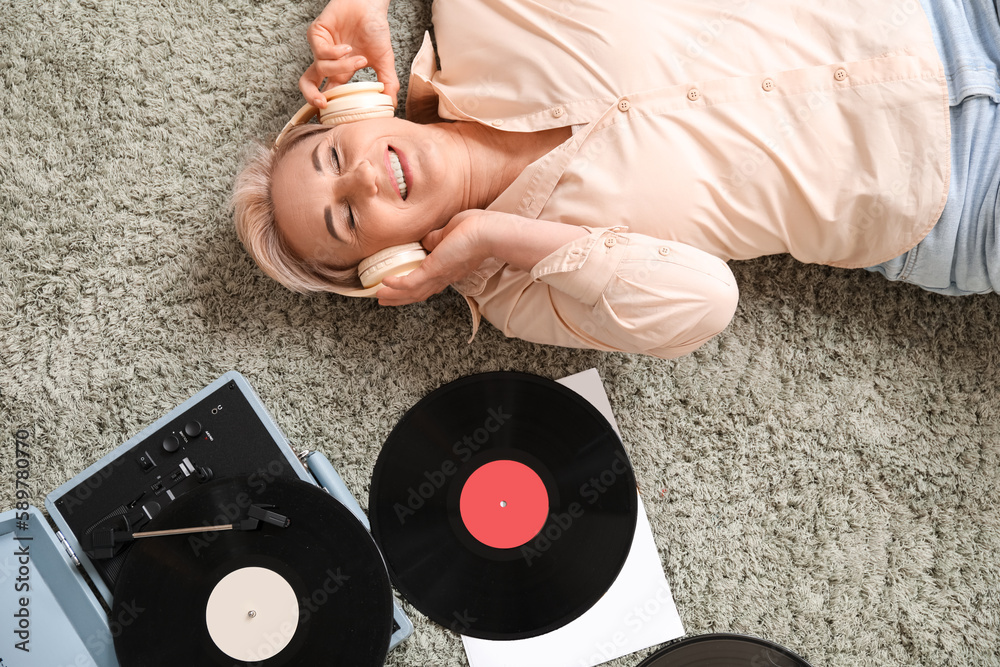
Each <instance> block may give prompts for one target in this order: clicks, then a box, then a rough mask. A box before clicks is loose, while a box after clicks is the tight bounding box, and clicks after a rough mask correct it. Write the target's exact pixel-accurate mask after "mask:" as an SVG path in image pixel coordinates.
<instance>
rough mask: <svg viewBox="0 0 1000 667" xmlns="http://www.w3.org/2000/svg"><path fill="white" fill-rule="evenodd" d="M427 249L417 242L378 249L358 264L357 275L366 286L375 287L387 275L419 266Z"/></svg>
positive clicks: (407, 271)
mask: <svg viewBox="0 0 1000 667" xmlns="http://www.w3.org/2000/svg"><path fill="white" fill-rule="evenodd" d="M425 257H427V251H426V250H424V247H423V246H422V245H420V244H419V243H407V244H405V245H398V246H393V247H391V248H386V249H385V250H380V251H379V252H377V253H375V254H374V255H372V256H371V257H368V258H366V259H364V260H362V261H361V263H360V264H358V277H359V278H360V279H361V284H362V285H364V286H365V287H366V288H369V287H375V286H376V285H378V284H380V283H381V282H382V280H383V279H385V278H387V277H389V276H402V275H405V274H407V273H409V272H410V271H412V270H414V269H415V268H417V267H418V266H420V262H422V261H423V260H424V258H425Z"/></svg>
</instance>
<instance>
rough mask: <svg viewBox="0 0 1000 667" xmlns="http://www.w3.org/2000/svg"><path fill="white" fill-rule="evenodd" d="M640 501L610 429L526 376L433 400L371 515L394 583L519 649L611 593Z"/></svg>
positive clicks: (568, 396) (476, 631) (585, 408)
mask: <svg viewBox="0 0 1000 667" xmlns="http://www.w3.org/2000/svg"><path fill="white" fill-rule="evenodd" d="M637 510H638V500H637V496H636V485H635V476H634V474H633V472H632V467H631V464H630V463H629V460H628V456H627V454H626V453H625V449H624V447H622V444H621V441H620V440H619V439H618V436H617V434H616V433H615V431H614V429H613V428H612V426H611V424H610V423H608V421H607V420H606V419H605V418H604V416H603V415H601V413H600V412H599V411H598V410H597V409H596V408H595V407H594V406H593V405H591V404H590V403H589V402H587V401H586V400H584V399H583V398H582V397H581V396H580V395H579V394H577V393H576V392H574V391H571V390H570V389H567V388H566V387H563V386H562V385H560V384H558V383H556V382H553V381H551V380H548V379H545V378H542V377H538V376H535V375H528V374H524V373H510V372H496V373H483V374H479V375H472V376H468V377H464V378H461V379H459V380H456V381H454V382H451V383H449V384H446V385H444V386H442V387H440V388H439V389H437V390H435V391H433V392H431V393H430V394H428V395H427V396H425V397H424V398H423V399H422V400H421V401H420V402H418V403H417V404H416V405H415V406H414V407H413V408H412V409H410V410H409V411H408V412H407V413H406V414H405V415H404V416H403V418H402V419H401V420H400V422H399V423H398V424H397V425H396V427H395V428H394V429H393V431H392V432H391V433H390V435H389V437H388V438H387V439H386V442H385V445H384V446H383V448H382V451H381V453H380V454H379V458H378V461H377V462H376V464H375V470H374V473H373V475H372V485H371V496H370V501H369V518H370V520H371V527H372V535H373V536H374V537H375V540H376V542H378V545H379V547H380V548H381V549H382V554H383V556H384V557H385V559H386V565H387V566H388V568H389V574H390V577H391V579H392V581H393V583H394V584H395V585H396V587H397V588H398V589H399V591H400V593H401V594H402V595H403V596H404V597H405V598H406V599H407V600H408V601H409V602H410V603H411V604H412V605H413V606H414V607H416V608H417V609H418V610H419V611H420V612H422V613H423V614H425V615H426V616H427V617H429V618H430V619H431V620H433V621H435V622H436V623H438V624H440V625H442V626H444V627H447V628H450V629H451V630H454V631H455V632H458V633H461V634H464V635H468V636H471V637H478V638H482V639H494V640H496V639H523V638H527V637H534V636H536V635H540V634H544V633H546V632H550V631H552V630H555V629H556V628H559V627H561V626H563V625H565V624H566V623H569V622H570V621H572V620H574V619H575V618H577V617H579V616H580V615H581V614H583V613H584V612H585V611H587V609H589V608H590V607H591V606H593V604H594V603H595V602H597V600H598V599H600V597H601V596H602V595H604V593H605V592H606V591H607V590H608V588H610V586H611V584H612V583H614V581H615V579H616V578H617V576H618V573H619V572H620V571H621V568H622V566H623V565H624V563H625V559H626V557H627V556H628V553H629V550H630V549H631V546H632V536H633V533H634V532H635V523H636V514H637Z"/></svg>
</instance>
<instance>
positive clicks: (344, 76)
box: [299, 46, 368, 109]
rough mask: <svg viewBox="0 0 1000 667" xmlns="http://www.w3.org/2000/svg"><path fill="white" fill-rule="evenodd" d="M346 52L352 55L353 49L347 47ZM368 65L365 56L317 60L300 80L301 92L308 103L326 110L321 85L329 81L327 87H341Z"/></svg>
mask: <svg viewBox="0 0 1000 667" xmlns="http://www.w3.org/2000/svg"><path fill="white" fill-rule="evenodd" d="M344 52H345V53H350V52H351V47H350V46H347V47H346V50H345V51H344ZM367 64H368V60H367V59H366V58H365V57H364V56H356V57H349V58H340V59H336V60H316V61H314V62H313V64H312V65H310V66H309V68H308V69H306V71H305V73H303V74H302V76H301V77H300V78H299V90H300V91H301V92H302V96H303V97H304V98H305V100H306V102H308V103H309V104H312V105H313V106H315V107H317V108H320V109H325V108H326V98H325V97H324V96H323V94H322V93H321V92H320V89H319V84H320V83H322V81H323V79H327V80H328V83H327V87H331V86H339V85H340V84H343V83H347V82H348V81H350V80H351V77H353V76H354V73H355V72H356V71H358V70H359V69H361V68H362V67H365V66H367Z"/></svg>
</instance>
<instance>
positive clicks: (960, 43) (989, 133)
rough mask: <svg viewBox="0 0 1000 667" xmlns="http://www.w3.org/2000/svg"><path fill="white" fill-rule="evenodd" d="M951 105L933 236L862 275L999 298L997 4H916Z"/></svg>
mask: <svg viewBox="0 0 1000 667" xmlns="http://www.w3.org/2000/svg"><path fill="white" fill-rule="evenodd" d="M920 4H921V5H922V6H923V8H924V12H925V13H926V14H927V18H928V19H929V20H930V23H931V29H932V30H933V32H934V43H935V45H936V46H937V49H938V53H939V54H940V55H941V60H942V61H943V63H944V69H945V73H946V75H947V79H948V95H949V104H950V105H951V109H950V111H951V133H952V135H951V159H952V169H951V185H950V187H949V189H948V199H947V203H946V204H945V207H944V212H943V213H942V214H941V218H940V219H939V220H938V222H937V224H936V225H934V229H932V230H931V232H930V233H929V234H928V235H927V236H926V237H925V238H924V240H922V241H921V242H920V243H919V244H918V245H917V246H916V247H914V248H912V249H911V250H909V251H908V252H906V253H904V254H902V255H900V256H899V257H896V258H895V259H891V260H889V261H888V262H883V263H882V264H879V265H877V266H872V267H868V270H869V271H876V272H878V273H881V274H882V275H884V276H885V277H886V278H888V279H889V280H901V281H904V282H909V283H914V284H916V285H919V286H921V287H923V288H924V289H927V290H930V291H932V292H938V293H941V294H949V295H963V294H980V293H985V292H998V291H1000V239H998V238H997V224H998V221H1000V198H998V191H1000V75H998V70H1000V16H998V8H997V0H921V2H920Z"/></svg>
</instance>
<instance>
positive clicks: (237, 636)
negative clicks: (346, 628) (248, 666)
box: [205, 567, 299, 662]
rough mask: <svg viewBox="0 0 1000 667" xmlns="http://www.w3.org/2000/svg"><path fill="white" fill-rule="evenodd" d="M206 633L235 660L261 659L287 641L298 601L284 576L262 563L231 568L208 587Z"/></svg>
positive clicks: (295, 619) (296, 621)
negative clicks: (209, 592) (261, 564)
mask: <svg viewBox="0 0 1000 667" xmlns="http://www.w3.org/2000/svg"><path fill="white" fill-rule="evenodd" d="M205 622H206V623H207V624H208V634H209V635H210V636H211V637H212V641H213V642H215V645H216V646H218V647H219V650H220V651H222V652H223V653H225V654H226V655H228V656H229V657H230V658H233V659H235V660H242V661H245V662H260V661H262V660H266V659H268V658H270V657H273V656H275V655H277V654H278V652H279V651H281V650H282V649H283V648H285V647H286V646H288V643H289V642H290V641H292V637H293V636H294V635H295V629H296V628H297V627H298V624H299V603H298V601H297V600H296V599H295V591H294V590H293V589H292V587H291V585H290V584H289V583H288V582H287V581H285V578H284V577H282V576H281V575H280V574H278V573H277V572H275V571H273V570H269V569H267V568H264V567H244V568H241V569H239V570H233V571H232V572H230V573H229V574H227V575H226V576H225V577H223V578H222V579H221V580H220V581H219V583H217V584H216V585H215V588H213V589H212V594H211V595H210V596H209V598H208V606H207V607H206V609H205Z"/></svg>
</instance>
